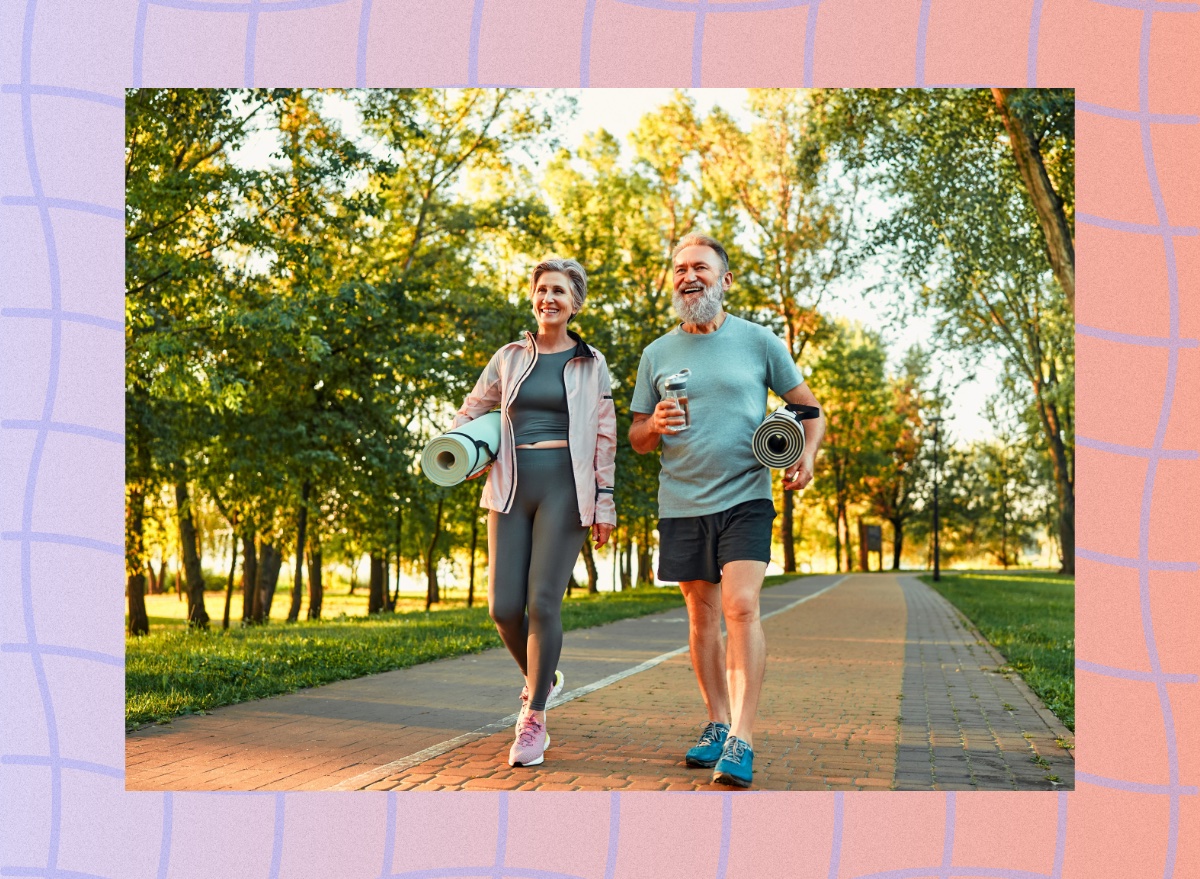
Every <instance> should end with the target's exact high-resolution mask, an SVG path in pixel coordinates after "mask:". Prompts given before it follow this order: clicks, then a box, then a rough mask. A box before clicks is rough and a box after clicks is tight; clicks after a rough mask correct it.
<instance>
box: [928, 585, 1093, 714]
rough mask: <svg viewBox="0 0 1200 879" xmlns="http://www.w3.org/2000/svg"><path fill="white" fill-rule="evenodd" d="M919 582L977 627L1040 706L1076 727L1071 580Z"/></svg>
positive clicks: (1073, 591) (1072, 588)
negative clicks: (1023, 682)
mask: <svg viewBox="0 0 1200 879" xmlns="http://www.w3.org/2000/svg"><path fill="white" fill-rule="evenodd" d="M921 579H922V580H923V581H924V582H926V583H928V584H929V585H930V586H932V587H933V588H934V589H936V590H937V591H938V592H940V593H941V594H942V595H943V596H945V598H946V599H948V600H949V601H950V602H951V603H952V604H953V605H954V606H955V607H957V608H958V609H959V610H960V611H962V612H963V614H964V615H966V617H967V618H968V619H969V620H970V621H971V622H972V623H974V624H975V627H976V628H978V629H979V631H980V633H981V634H982V635H983V637H985V638H987V639H988V641H990V642H991V644H992V646H994V647H995V648H996V649H997V650H998V651H1000V654H1001V655H1002V656H1003V657H1004V658H1005V660H1006V661H1007V663H1008V666H1009V667H1011V669H1012V670H1013V671H1015V672H1016V673H1017V674H1019V675H1020V676H1021V677H1022V678H1023V679H1024V681H1025V683H1026V684H1028V685H1029V688H1030V689H1031V690H1033V692H1034V693H1036V694H1037V696H1038V698H1039V699H1041V700H1042V703H1043V704H1044V705H1045V706H1046V707H1047V708H1049V709H1050V710H1051V711H1052V712H1054V714H1055V716H1056V717H1058V719H1059V720H1061V721H1062V722H1063V724H1064V725H1065V726H1066V727H1067V728H1068V729H1071V730H1072V731H1073V730H1074V729H1075V578H1074V577H1070V576H1063V575H1059V574H1050V573H1046V572H1035V573H1018V572H1012V571H1004V572H995V573H962V574H943V575H942V579H941V582H939V583H934V582H933V578H932V577H930V576H924V577H921Z"/></svg>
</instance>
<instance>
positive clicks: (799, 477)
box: [630, 382, 825, 491]
mask: <svg viewBox="0 0 1200 879" xmlns="http://www.w3.org/2000/svg"><path fill="white" fill-rule="evenodd" d="M783 399H784V400H786V401H787V402H788V403H793V404H799V405H801V406H817V407H818V408H819V406H820V404H818V403H817V398H816V397H814V396H813V392H812V391H810V390H809V389H808V385H807V384H804V383H803V382H802V383H800V384H798V385H796V387H794V388H792V389H791V390H790V391H788V392H787V393H786V394H784V395H783ZM800 427H801V429H803V431H804V454H803V455H801V456H800V460H799V461H797V462H796V463H795V464H793V465H792V466H791V467H788V468H786V469H785V470H784V471H783V487H784V490H785V491H794V490H795V489H797V488H804V487H805V486H806V485H808V484H809V483H810V482H812V479H813V470H814V465H815V462H816V460H817V449H819V448H820V447H821V440H822V439H824V438H825V412H824V410H822V411H821V417H820V418H810V419H808V420H807V421H801V422H800ZM630 432H631V433H632V431H630Z"/></svg>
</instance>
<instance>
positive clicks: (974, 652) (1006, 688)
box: [895, 576, 1075, 790]
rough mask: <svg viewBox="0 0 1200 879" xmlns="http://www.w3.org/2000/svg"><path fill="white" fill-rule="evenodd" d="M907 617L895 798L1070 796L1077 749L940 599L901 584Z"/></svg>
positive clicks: (911, 581) (907, 581)
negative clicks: (979, 793)
mask: <svg viewBox="0 0 1200 879" xmlns="http://www.w3.org/2000/svg"><path fill="white" fill-rule="evenodd" d="M898 580H899V583H900V587H901V589H903V591H904V599H905V602H906V604H907V607H908V626H907V633H906V637H905V641H906V647H905V653H904V684H903V690H902V692H903V699H902V707H901V716H902V718H903V720H902V722H901V724H900V743H899V749H898V751H897V755H896V778H895V788H896V789H897V790H1063V789H1066V790H1072V789H1074V786H1075V761H1074V758H1073V756H1072V754H1071V752H1070V751H1068V750H1067V749H1065V748H1063V747H1062V746H1061V745H1059V744H1058V743H1057V742H1056V739H1057V740H1059V741H1068V742H1070V741H1073V736H1072V735H1071V734H1070V732H1068V731H1067V729H1066V728H1065V727H1063V726H1062V724H1061V723H1060V722H1059V721H1058V720H1057V719H1056V718H1055V717H1054V716H1053V715H1052V714H1050V712H1049V711H1047V710H1046V709H1045V708H1044V707H1042V706H1041V704H1040V703H1039V702H1038V700H1037V697H1036V696H1034V695H1033V693H1032V692H1030V690H1029V689H1028V687H1026V686H1025V684H1024V682H1023V681H1021V679H1020V678H1019V677H1018V676H1017V675H1016V674H1012V673H1005V672H1003V671H1002V669H1003V668H1004V659H1003V657H1001V656H1000V654H999V653H997V652H996V651H995V650H994V649H993V648H992V647H991V645H990V644H988V643H987V642H986V641H985V640H984V639H983V637H982V636H981V635H980V634H979V633H978V632H977V631H976V630H975V629H974V628H973V627H972V626H971V624H970V623H969V622H968V621H967V620H966V619H965V618H964V617H963V616H962V615H961V614H960V613H959V612H958V611H957V610H956V609H955V608H954V606H953V605H952V604H950V603H949V602H948V601H946V599H944V598H942V596H941V595H939V594H938V593H937V592H936V591H935V590H933V589H932V588H931V587H929V586H927V585H926V584H924V583H922V582H921V581H920V580H917V579H916V578H915V577H907V576H903V577H899V578H898Z"/></svg>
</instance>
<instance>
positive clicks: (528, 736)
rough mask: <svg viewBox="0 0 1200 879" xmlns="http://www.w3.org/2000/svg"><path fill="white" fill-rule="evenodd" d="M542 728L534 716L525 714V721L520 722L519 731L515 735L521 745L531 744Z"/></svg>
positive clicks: (536, 738)
mask: <svg viewBox="0 0 1200 879" xmlns="http://www.w3.org/2000/svg"><path fill="white" fill-rule="evenodd" d="M544 729H545V728H544V727H543V726H542V725H541V724H540V723H538V719H537V718H536V717H534V716H533V715H532V714H529V715H526V717H525V722H524V723H523V724H521V732H520V733H519V734H518V735H517V741H518V742H520V743H521V744H522V745H532V744H534V743H535V742H536V741H537V740H538V737H539V736H540V735H541V734H542V731H543V730H544Z"/></svg>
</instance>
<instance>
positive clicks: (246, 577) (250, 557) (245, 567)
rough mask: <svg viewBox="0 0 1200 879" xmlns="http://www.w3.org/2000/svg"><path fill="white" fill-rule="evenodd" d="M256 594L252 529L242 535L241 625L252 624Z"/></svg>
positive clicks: (255, 566) (256, 572)
mask: <svg viewBox="0 0 1200 879" xmlns="http://www.w3.org/2000/svg"><path fill="white" fill-rule="evenodd" d="M257 594H258V550H257V548H256V547H255V545H254V529H253V528H247V529H246V530H245V532H244V533H243V534H242V625H243V626H248V625H250V623H252V622H254V596H255V595H257Z"/></svg>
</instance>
